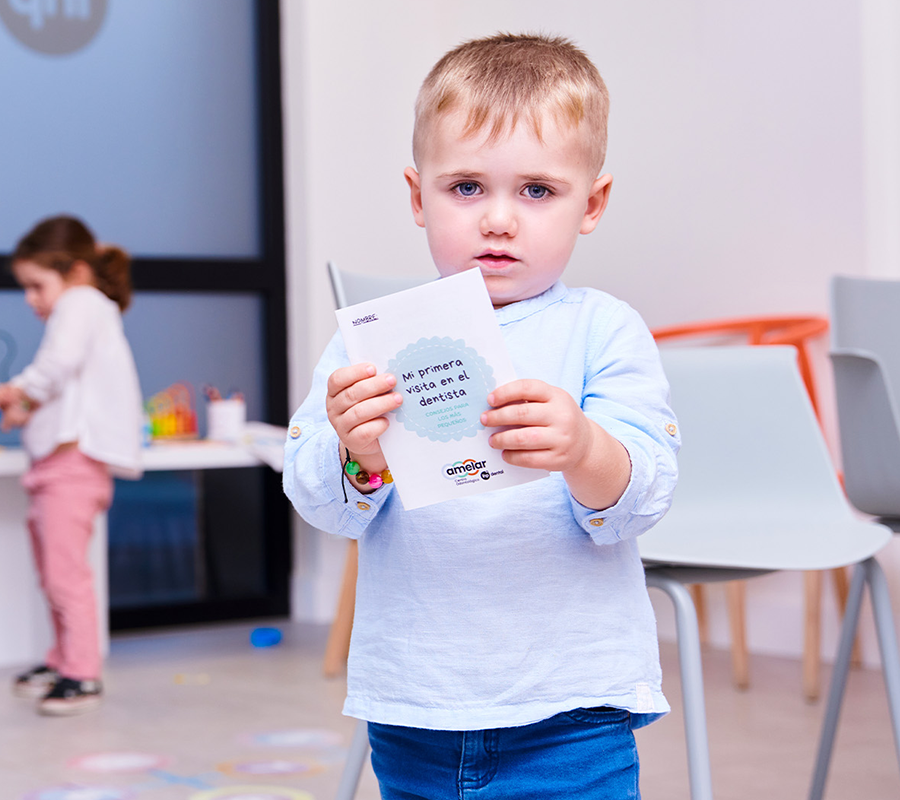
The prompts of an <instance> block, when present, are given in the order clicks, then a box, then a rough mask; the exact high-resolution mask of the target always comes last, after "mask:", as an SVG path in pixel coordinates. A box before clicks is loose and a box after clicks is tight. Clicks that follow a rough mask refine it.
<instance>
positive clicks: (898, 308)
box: [810, 276, 900, 800]
mask: <svg viewBox="0 0 900 800" xmlns="http://www.w3.org/2000/svg"><path fill="white" fill-rule="evenodd" d="M830 356H831V361H832V365H833V366H834V384H835V395H836V399H837V410H838V428H839V432H840V440H841V453H842V461H843V474H844V487H845V490H846V492H847V497H848V498H849V500H850V502H851V503H852V504H853V505H854V506H855V507H856V508H858V509H859V510H860V511H862V512H864V513H866V514H871V515H872V516H874V517H876V518H877V519H878V521H879V522H881V523H883V524H885V525H887V526H888V527H890V528H891V529H892V530H893V531H895V532H900V281H891V280H879V279H873V278H853V277H845V276H835V277H834V278H833V279H832V281H831V353H830ZM863 567H864V568H861V567H857V570H856V573H855V574H854V578H853V582H852V584H851V587H850V596H849V598H848V601H847V610H846V612H845V616H844V624H843V627H842V631H841V641H840V645H839V648H838V655H837V658H836V661H835V666H834V673H833V675H832V680H831V689H830V692H829V696H828V703H827V706H826V709H825V723H824V725H823V729H822V737H821V740H820V742H819V753H818V756H817V760H816V769H815V773H814V779H813V786H812V790H811V792H810V798H811V800H819V799H820V798H821V797H822V795H823V793H824V791H825V781H826V778H827V775H828V766H829V763H830V759H831V751H832V749H833V747H834V737H835V734H836V730H837V722H838V717H839V715H840V709H841V705H842V703H843V698H844V691H845V689H846V683H847V674H848V672H849V667H850V650H851V648H852V642H853V637H854V636H855V632H856V627H857V624H858V620H859V612H860V606H861V603H862V595H863V590H864V587H865V585H866V584H868V586H869V589H870V591H871V593H872V600H873V610H874V614H875V624H876V628H877V630H878V636H879V644H880V646H881V657H882V669H883V670H884V678H885V683H886V684H887V688H888V700H889V705H890V709H891V712H892V715H893V723H894V744H895V746H896V748H897V756H898V759H900V726H898V723H897V714H898V708H900V688H898V687H900V668H898V665H897V663H896V661H895V660H893V659H890V658H885V647H890V646H891V645H890V642H891V640H893V641H894V643H896V631H895V629H894V626H893V622H892V621H891V620H890V619H889V618H887V617H886V616H885V613H884V609H885V605H886V604H887V602H888V599H887V584H886V582H885V579H884V575H883V574H882V573H881V571H880V569H878V568H877V565H876V564H874V563H873V564H871V565H863ZM879 597H880V598H881V599H880V601H879V602H876V600H877V599H878V598H879Z"/></svg>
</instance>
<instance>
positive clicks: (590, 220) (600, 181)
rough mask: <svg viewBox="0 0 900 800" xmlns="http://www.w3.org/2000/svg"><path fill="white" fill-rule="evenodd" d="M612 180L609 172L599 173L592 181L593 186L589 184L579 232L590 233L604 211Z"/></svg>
mask: <svg viewBox="0 0 900 800" xmlns="http://www.w3.org/2000/svg"><path fill="white" fill-rule="evenodd" d="M612 182H613V176H612V175H610V174H609V173H607V174H606V175H601V176H600V177H599V178H597V180H595V181H594V184H593V186H591V193H590V194H589V195H588V201H587V208H586V209H585V212H584V219H583V220H582V221H581V233H590V232H591V231H592V230H594V228H596V227H597V223H598V222H600V217H602V216H603V212H604V211H606V204H607V203H608V202H609V193H610V191H612Z"/></svg>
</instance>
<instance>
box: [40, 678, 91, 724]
mask: <svg viewBox="0 0 900 800" xmlns="http://www.w3.org/2000/svg"><path fill="white" fill-rule="evenodd" d="M102 696H103V687H102V686H101V685H100V681H76V680H72V678H63V677H60V678H59V680H58V681H57V682H56V683H54V684H53V688H52V689H51V690H50V691H49V692H47V694H46V695H44V699H43V700H41V701H40V702H39V703H38V713H39V714H45V715H46V716H50V717H68V716H71V715H72V714H83V713H84V712H85V711H93V710H94V709H95V708H97V706H99V705H100V700H101V699H102Z"/></svg>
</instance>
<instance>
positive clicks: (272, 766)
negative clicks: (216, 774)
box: [217, 759, 324, 775]
mask: <svg viewBox="0 0 900 800" xmlns="http://www.w3.org/2000/svg"><path fill="white" fill-rule="evenodd" d="M217 769H218V770H219V771H220V772H224V773H225V774H226V775H312V774H314V773H316V772H321V771H322V770H323V769H324V767H323V766H322V765H321V764H319V763H317V762H314V761H305V762H304V761H288V760H285V759H271V760H269V761H243V762H233V761H232V762H226V763H224V764H219V765H218V767H217Z"/></svg>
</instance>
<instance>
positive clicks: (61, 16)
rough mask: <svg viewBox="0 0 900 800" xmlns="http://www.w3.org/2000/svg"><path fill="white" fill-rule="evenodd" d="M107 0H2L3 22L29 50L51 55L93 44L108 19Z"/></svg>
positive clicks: (0, 2) (0, 8) (1, 13)
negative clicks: (104, 21) (106, 18)
mask: <svg viewBox="0 0 900 800" xmlns="http://www.w3.org/2000/svg"><path fill="white" fill-rule="evenodd" d="M106 4H107V0H0V20H2V21H3V23H4V24H5V25H6V27H7V28H8V29H9V32H10V33H11V34H12V35H13V36H15V38H16V39H18V40H19V41H20V42H21V43H22V44H24V45H25V46H26V47H29V48H31V49H32V50H36V51H37V52H38V53H45V54H47V55H51V56H61V55H67V54H68V53H74V52H75V51H76V50H80V49H81V48H82V47H85V46H86V45H87V44H89V43H90V42H91V41H92V40H93V38H94V37H95V36H96V35H97V31H99V30H100V26H101V25H102V24H103V20H104V19H105V17H106Z"/></svg>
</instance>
